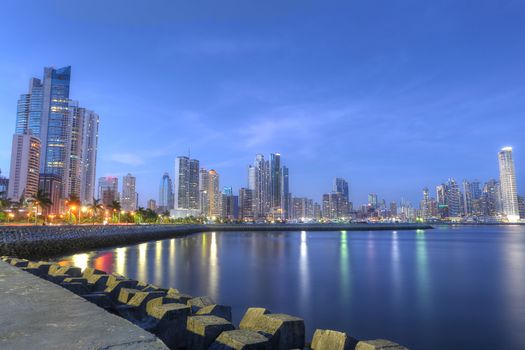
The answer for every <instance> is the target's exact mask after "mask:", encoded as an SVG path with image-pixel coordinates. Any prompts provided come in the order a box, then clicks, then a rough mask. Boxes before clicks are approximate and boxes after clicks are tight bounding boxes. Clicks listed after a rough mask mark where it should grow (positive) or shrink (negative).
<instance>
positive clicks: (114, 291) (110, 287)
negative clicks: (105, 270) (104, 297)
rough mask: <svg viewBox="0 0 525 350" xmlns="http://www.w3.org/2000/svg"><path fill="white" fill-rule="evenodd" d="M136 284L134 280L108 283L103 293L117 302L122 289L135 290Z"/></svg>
mask: <svg viewBox="0 0 525 350" xmlns="http://www.w3.org/2000/svg"><path fill="white" fill-rule="evenodd" d="M137 283H138V282H137V281H135V280H116V281H114V282H113V283H108V284H107V287H106V289H104V292H105V293H108V295H109V297H110V298H112V299H113V300H118V295H119V293H120V290H121V289H122V288H135V287H136V286H137Z"/></svg>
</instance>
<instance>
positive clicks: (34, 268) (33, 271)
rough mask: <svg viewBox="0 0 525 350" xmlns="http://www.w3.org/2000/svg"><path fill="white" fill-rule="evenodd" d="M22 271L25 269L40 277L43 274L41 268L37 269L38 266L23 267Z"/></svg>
mask: <svg viewBox="0 0 525 350" xmlns="http://www.w3.org/2000/svg"><path fill="white" fill-rule="evenodd" d="M22 271H25V272H27V273H30V274H32V275H35V276H38V277H40V276H42V275H43V273H42V271H40V269H37V268H36V267H22Z"/></svg>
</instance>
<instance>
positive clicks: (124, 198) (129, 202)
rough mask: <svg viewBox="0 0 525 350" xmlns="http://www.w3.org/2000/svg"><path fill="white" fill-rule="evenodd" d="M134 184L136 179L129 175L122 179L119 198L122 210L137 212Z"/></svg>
mask: <svg viewBox="0 0 525 350" xmlns="http://www.w3.org/2000/svg"><path fill="white" fill-rule="evenodd" d="M136 182H137V178H136V177H135V176H133V175H131V174H127V175H126V176H124V177H123V178H122V193H121V196H120V204H121V206H122V210H125V211H135V210H137V191H136Z"/></svg>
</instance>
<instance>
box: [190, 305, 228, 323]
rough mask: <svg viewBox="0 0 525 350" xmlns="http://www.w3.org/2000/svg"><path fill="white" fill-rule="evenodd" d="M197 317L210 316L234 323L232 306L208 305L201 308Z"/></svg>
mask: <svg viewBox="0 0 525 350" xmlns="http://www.w3.org/2000/svg"><path fill="white" fill-rule="evenodd" d="M195 314H196V315H203V316H204V315H210V316H217V317H221V318H224V319H225V320H228V321H230V322H231V321H232V308H231V306H225V305H217V304H213V305H208V306H204V307H203V308H201V309H200V310H199V311H197V312H196V313H195Z"/></svg>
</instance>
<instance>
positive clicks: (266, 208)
mask: <svg viewBox="0 0 525 350" xmlns="http://www.w3.org/2000/svg"><path fill="white" fill-rule="evenodd" d="M248 188H249V189H251V190H252V191H253V196H252V197H253V198H252V203H253V206H254V208H253V216H254V217H255V218H266V216H267V215H268V213H269V212H270V207H271V200H272V195H271V181H270V165H269V162H268V161H267V160H264V156H263V155H262V154H257V155H256V156H255V161H254V163H253V166H250V167H249V168H248Z"/></svg>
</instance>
